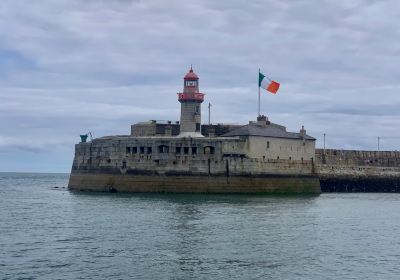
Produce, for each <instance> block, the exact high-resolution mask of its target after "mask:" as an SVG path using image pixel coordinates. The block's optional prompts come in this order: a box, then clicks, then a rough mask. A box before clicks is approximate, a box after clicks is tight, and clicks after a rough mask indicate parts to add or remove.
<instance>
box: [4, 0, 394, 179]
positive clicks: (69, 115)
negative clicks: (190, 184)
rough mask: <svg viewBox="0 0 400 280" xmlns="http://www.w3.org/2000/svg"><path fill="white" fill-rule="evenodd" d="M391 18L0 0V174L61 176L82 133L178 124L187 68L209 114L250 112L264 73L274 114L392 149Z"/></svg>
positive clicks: (311, 4)
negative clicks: (273, 87)
mask: <svg viewBox="0 0 400 280" xmlns="http://www.w3.org/2000/svg"><path fill="white" fill-rule="evenodd" d="M399 18H400V4H399V2H398V0H387V1H385V0H380V1H375V0H329V1H328V0H290V1H289V0H281V1H278V0H253V1H249V0H236V1H233V0H232V1H231V0H229V1H228V0H219V1H215V0H197V1H190V0H186V1H177V0H169V1H165V0H146V1H145V0H56V1H55V0H37V1H31V0H2V1H0V171H36V172H40V171H41V172H68V171H69V170H70V167H71V163H72V159H73V152H74V144H75V143H77V142H78V141H79V134H82V133H86V132H88V131H92V132H93V135H94V136H95V137H99V136H104V135H114V134H129V130H130V125H131V124H132V123H134V122H138V121H144V120H149V119H158V120H179V110H180V107H179V103H178V102H177V98H176V93H177V92H179V91H180V90H181V89H182V78H183V76H184V74H185V73H186V72H187V70H188V68H189V67H190V64H193V68H194V70H195V71H196V73H197V74H198V75H199V76H200V86H201V89H202V91H203V92H205V93H206V94H207V95H206V102H211V103H212V104H213V110H212V122H214V123H217V122H228V123H243V124H245V123H247V122H248V121H249V120H254V119H255V118H256V115H257V91H258V89H257V79H258V68H261V70H262V72H263V73H265V74H267V75H268V76H270V77H272V78H273V79H275V80H277V81H279V82H280V83H281V89H280V91H279V93H278V94H277V95H271V94H268V93H266V92H263V93H262V99H261V103H262V104H261V108H262V112H263V113H265V114H266V115H267V116H268V117H269V118H270V120H271V121H273V122H276V123H279V124H283V125H286V126H287V128H288V130H290V131H297V130H299V129H300V127H301V125H304V126H305V127H306V129H307V133H308V134H310V135H312V136H314V137H316V138H317V139H318V141H317V146H319V147H321V146H322V145H323V134H324V133H326V144H327V147H330V148H340V149H366V150H374V149H377V137H378V136H379V137H381V140H380V146H381V149H384V150H400V130H399V127H400V118H399V116H400V81H399V75H400V71H399V68H400V55H399V54H400V21H399ZM206 105H207V103H206V104H205V106H203V120H206V119H207V109H206V107H207V106H206Z"/></svg>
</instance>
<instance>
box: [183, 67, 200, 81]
mask: <svg viewBox="0 0 400 280" xmlns="http://www.w3.org/2000/svg"><path fill="white" fill-rule="evenodd" d="M184 79H185V80H198V79H199V77H198V76H197V75H196V73H194V72H193V68H192V66H190V70H189V72H187V74H186V75H185V78H184Z"/></svg>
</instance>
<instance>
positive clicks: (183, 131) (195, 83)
mask: <svg viewBox="0 0 400 280" xmlns="http://www.w3.org/2000/svg"><path fill="white" fill-rule="evenodd" d="M183 80H184V84H183V92H182V93H178V100H179V102H180V103H181V120H180V134H179V135H178V137H203V135H201V103H202V102H203V101H204V94H203V93H201V92H199V77H198V76H197V75H196V73H194V72H193V69H192V67H190V70H189V72H188V73H187V74H186V75H185V77H184V79H183Z"/></svg>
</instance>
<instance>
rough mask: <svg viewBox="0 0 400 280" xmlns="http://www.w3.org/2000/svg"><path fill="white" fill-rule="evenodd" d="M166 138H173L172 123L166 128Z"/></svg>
mask: <svg viewBox="0 0 400 280" xmlns="http://www.w3.org/2000/svg"><path fill="white" fill-rule="evenodd" d="M164 135H165V136H172V125H171V124H170V122H168V124H167V125H166V126H165V131H164Z"/></svg>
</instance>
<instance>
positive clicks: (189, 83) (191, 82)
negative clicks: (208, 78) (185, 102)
mask: <svg viewBox="0 0 400 280" xmlns="http://www.w3.org/2000/svg"><path fill="white" fill-rule="evenodd" d="M186 86H187V87H195V86H197V81H186Z"/></svg>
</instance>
